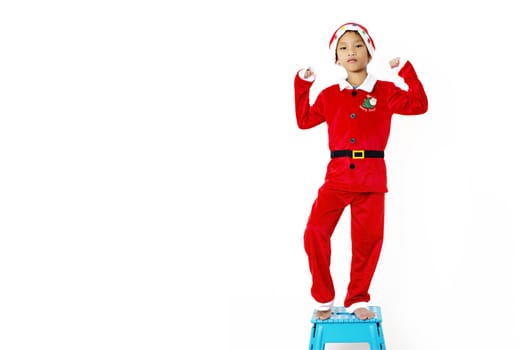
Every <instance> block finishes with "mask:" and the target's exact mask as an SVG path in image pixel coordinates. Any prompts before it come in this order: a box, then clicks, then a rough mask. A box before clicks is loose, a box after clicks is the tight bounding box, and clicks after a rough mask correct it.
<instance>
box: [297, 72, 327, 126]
mask: <svg viewBox="0 0 525 350" xmlns="http://www.w3.org/2000/svg"><path fill="white" fill-rule="evenodd" d="M312 84H313V82H312V81H307V80H304V79H302V78H301V77H300V76H299V72H298V73H297V74H296V76H295V81H294V90H295V115H296V118H297V126H298V127H299V128H300V129H310V128H313V127H314V126H316V125H319V124H321V123H322V122H324V121H325V119H324V116H323V115H322V113H321V112H320V110H321V108H320V107H321V104H322V103H321V102H320V101H319V100H320V99H319V98H318V99H317V101H316V103H315V104H314V106H310V88H311V87H312Z"/></svg>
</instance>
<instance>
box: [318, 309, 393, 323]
mask: <svg viewBox="0 0 525 350" xmlns="http://www.w3.org/2000/svg"><path fill="white" fill-rule="evenodd" d="M368 309H369V310H370V311H372V312H373V313H375V314H376V317H374V318H372V319H370V320H360V319H359V318H357V316H356V315H355V314H351V313H349V312H348V311H346V309H345V307H344V306H334V307H333V308H332V316H330V318H329V319H326V320H320V319H318V318H317V317H316V316H315V313H316V310H314V312H313V314H312V323H354V322H355V323H366V322H368V323H378V322H382V320H383V319H382V316H381V308H380V307H379V306H369V307H368Z"/></svg>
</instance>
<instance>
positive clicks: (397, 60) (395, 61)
mask: <svg viewBox="0 0 525 350" xmlns="http://www.w3.org/2000/svg"><path fill="white" fill-rule="evenodd" d="M400 62H401V58H400V57H396V58H393V59H391V60H390V62H388V63H390V68H396V67H398V66H399V63H400Z"/></svg>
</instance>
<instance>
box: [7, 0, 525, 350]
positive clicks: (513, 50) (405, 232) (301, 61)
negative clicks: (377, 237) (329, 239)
mask: <svg viewBox="0 0 525 350" xmlns="http://www.w3.org/2000/svg"><path fill="white" fill-rule="evenodd" d="M175 3H176V2H172V1H116V0H109V1H46V2H40V1H38V2H37V1H4V2H2V3H1V5H0V53H1V54H0V348H1V349H6V350H11V349H44V348H45V349H181V350H182V349H231V350H237V349H247V348H249V349H252V350H255V349H269V348H274V349H289V350H291V349H307V346H308V341H309V335H310V333H309V332H310V326H311V324H310V317H311V313H312V302H311V299H310V294H309V288H310V275H309V272H308V267H307V260H306V255H305V253H304V251H303V246H302V234H303V230H304V226H305V224H306V219H307V216H308V214H309V210H310V206H311V203H312V201H313V200H314V199H315V195H316V192H317V189H318V187H319V186H320V185H321V183H322V180H323V176H324V171H325V166H326V163H327V161H328V149H327V139H326V128H325V126H319V127H317V128H315V129H311V130H308V131H303V130H299V129H298V128H297V126H296V124H295V114H294V103H293V78H294V76H295V73H296V72H297V70H299V69H300V68H302V67H305V66H309V65H312V66H314V67H315V68H316V69H317V72H318V80H317V82H316V84H315V85H314V88H313V94H314V95H315V93H316V92H318V91H319V89H321V88H323V87H324V86H326V85H327V84H328V83H331V82H332V81H333V80H334V79H335V78H336V77H337V76H338V74H339V73H340V71H337V70H336V68H335V67H334V66H333V65H332V63H331V57H330V55H329V53H328V51H327V46H328V40H329V39H330V36H331V35H332V32H333V31H334V30H335V29H336V28H337V27H338V26H339V25H340V24H342V23H345V22H348V21H356V22H358V23H361V24H363V25H365V26H366V27H367V28H368V29H369V32H370V34H371V36H372V37H373V38H374V40H375V44H376V47H377V51H376V56H375V58H374V60H373V61H372V62H371V64H370V66H369V71H370V72H372V73H373V74H374V75H376V76H377V77H378V78H381V79H385V80H394V81H397V80H396V77H394V76H393V75H392V73H391V72H390V71H389V69H388V68H387V62H388V60H389V59H390V58H392V57H395V56H402V57H405V58H408V59H410V60H411V61H412V63H413V64H414V66H415V68H416V70H417V72H418V75H419V77H420V79H421V80H422V82H423V84H424V86H425V88H426V91H427V94H428V96H429V103H430V108H429V111H428V112H427V113H426V114H425V115H423V116H418V117H403V118H402V117H395V118H394V121H393V124H392V132H391V138H390V143H389V146H388V148H387V150H386V151H387V159H386V160H387V165H388V171H389V189H390V192H389V193H388V194H387V214H386V227H385V231H386V232H385V234H386V236H385V243H384V248H383V254H382V256H381V260H380V263H379V266H378V269H377V273H376V275H375V277H374V281H373V285H372V289H371V294H372V298H373V299H372V302H373V303H375V304H377V305H380V306H381V307H382V310H383V319H384V321H383V329H384V332H385V337H386V342H387V347H388V349H389V350H396V349H403V350H410V349H426V350H433V349H444V348H446V349H464V348H471V349H474V348H476V349H496V348H505V346H507V347H509V348H511V347H512V348H515V349H525V345H524V342H523V339H522V337H520V335H521V333H520V332H522V328H523V327H522V326H523V318H522V317H523V316H522V315H523V311H524V302H523V299H522V295H523V294H524V292H525V287H524V286H523V282H522V281H523V277H522V275H523V272H522V270H523V268H522V267H523V264H524V260H525V258H524V254H523V239H522V235H523V233H524V232H525V230H524V225H523V222H522V219H523V207H524V206H523V196H524V194H525V191H524V186H523V180H522V179H523V176H524V175H525V174H524V171H523V165H522V158H523V151H524V141H523V138H522V124H523V122H522V119H523V116H524V111H523V106H522V105H521V104H520V103H521V101H522V99H523V94H522V91H523V89H522V86H521V82H522V81H523V79H524V78H525V77H524V71H523V66H522V62H523V58H524V57H523V55H524V54H523V49H522V47H520V45H522V35H521V34H520V33H521V32H522V26H521V24H520V20H521V15H519V13H520V11H518V7H517V6H518V4H519V3H518V2H510V1H506V0H503V1H499V2H497V3H494V4H487V3H485V2H483V1H481V2H472V5H470V4H468V5H467V4H464V2H460V1H440V2H434V3H432V4H430V3H428V2H421V1H410V0H403V1H397V2H394V1H366V2H350V1H329V2H319V1H294V2H283V1H263V2H258V3H254V2H241V1H193V2H184V1H183V2H178V4H175ZM348 230H349V214H348V212H346V213H345V214H344V215H343V217H342V219H341V222H340V224H339V226H338V227H337V229H336V232H335V233H334V237H333V248H334V249H333V263H332V265H333V266H332V267H333V274H334V278H335V281H336V288H337V298H338V299H336V303H338V304H342V300H343V298H344V290H345V287H346V284H347V283H348V280H347V275H348V264H349V259H350V256H349V251H350V247H349V245H350V242H349V238H348V235H349V233H348Z"/></svg>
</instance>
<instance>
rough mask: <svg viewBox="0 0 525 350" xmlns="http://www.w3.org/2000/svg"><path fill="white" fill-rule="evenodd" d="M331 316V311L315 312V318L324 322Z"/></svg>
mask: <svg viewBox="0 0 525 350" xmlns="http://www.w3.org/2000/svg"><path fill="white" fill-rule="evenodd" d="M331 316H332V310H317V311H316V312H315V317H317V318H318V319H320V320H322V321H324V320H328V319H329V318H330V317H331Z"/></svg>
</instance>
